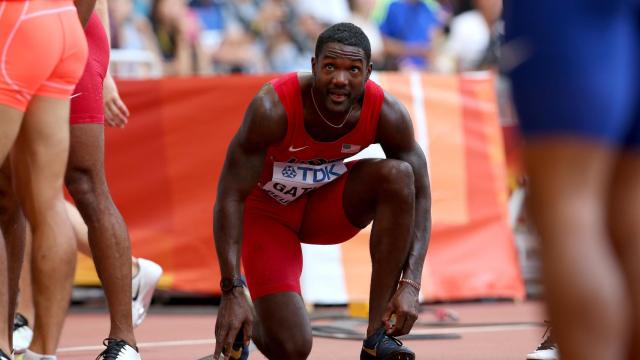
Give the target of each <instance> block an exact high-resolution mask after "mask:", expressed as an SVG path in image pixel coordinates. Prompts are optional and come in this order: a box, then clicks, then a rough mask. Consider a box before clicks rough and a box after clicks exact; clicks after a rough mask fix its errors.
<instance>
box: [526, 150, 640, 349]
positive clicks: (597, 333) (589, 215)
mask: <svg viewBox="0 0 640 360" xmlns="http://www.w3.org/2000/svg"><path fill="white" fill-rule="evenodd" d="M615 156H616V154H615V151H612V150H610V149H607V148H605V147H601V146H598V145H597V144H595V143H588V142H586V141H578V140H571V139H558V140H538V141H531V142H530V143H529V144H528V145H527V146H526V148H525V160H526V164H527V172H528V174H529V176H530V179H531V192H530V195H531V196H530V205H531V211H532V215H533V217H534V221H535V225H536V227H537V230H538V231H539V233H540V237H541V245H542V260H543V264H544V266H543V280H544V285H545V291H546V294H547V300H548V310H549V314H550V316H551V320H552V322H553V326H554V336H556V337H557V339H558V343H559V344H560V352H561V354H560V355H561V358H562V359H563V360H573V359H581V360H582V359H624V358H625V354H624V350H623V349H625V348H626V346H627V340H628V334H629V331H628V330H629V329H630V327H629V326H628V319H626V318H625V314H626V313H627V309H628V306H629V304H628V302H627V301H626V298H627V296H628V294H627V293H626V291H625V283H624V276H623V273H622V269H621V267H620V264H619V260H618V258H617V256H616V254H615V250H614V247H613V244H612V242H611V240H610V236H609V229H608V225H607V221H606V218H607V198H608V192H609V182H610V180H611V176H610V174H612V171H613V166H614V162H615ZM629 215H631V214H629ZM636 221H637V220H636Z"/></svg>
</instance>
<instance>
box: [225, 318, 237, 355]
mask: <svg viewBox="0 0 640 360" xmlns="http://www.w3.org/2000/svg"><path fill="white" fill-rule="evenodd" d="M238 330H240V327H239V326H235V325H231V327H229V331H227V334H226V336H225V337H224V338H223V344H222V345H223V348H224V353H225V354H224V358H225V359H229V357H230V356H231V352H232V350H231V348H232V347H233V340H234V339H235V338H236V336H237V335H238Z"/></svg>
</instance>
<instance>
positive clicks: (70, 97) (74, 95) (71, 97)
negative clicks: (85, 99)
mask: <svg viewBox="0 0 640 360" xmlns="http://www.w3.org/2000/svg"><path fill="white" fill-rule="evenodd" d="M80 95H82V93H77V94H73V95H71V96H69V99H73V98H74V97H76V96H80Z"/></svg>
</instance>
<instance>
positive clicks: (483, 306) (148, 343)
mask: <svg viewBox="0 0 640 360" xmlns="http://www.w3.org/2000/svg"><path fill="white" fill-rule="evenodd" d="M434 307H435V308H446V309H451V310H453V311H455V312H456V313H457V314H458V315H459V318H460V321H459V324H463V325H474V326H465V327H443V326H438V327H419V328H416V332H420V333H425V332H429V333H442V332H445V333H457V334H459V335H460V336H461V337H460V338H459V339H456V340H409V341H405V344H406V345H408V346H409V347H410V348H411V349H412V350H414V351H415V352H416V358H417V359H418V360H426V359H429V360H438V359H443V360H444V359H446V360H458V359H460V360H461V359H464V360H501V359H504V360H514V359H515V360H517V359H524V358H525V356H526V353H527V352H529V351H531V350H532V349H533V348H535V347H536V346H537V345H538V344H539V343H540V341H541V336H542V334H543V332H544V327H543V326H542V321H543V310H542V305H541V304H540V303H538V302H525V303H513V302H484V303H465V304H444V305H437V306H434ZM430 308H433V307H430ZM343 310H344V309H342V308H331V309H324V310H320V311H325V312H331V313H335V312H336V311H343ZM215 312H216V308H214V307H198V308H191V309H186V308H171V307H162V308H158V307H152V308H151V312H150V314H149V316H148V317H147V319H146V320H145V322H144V323H143V324H142V325H141V326H140V327H139V328H137V329H136V338H137V341H138V345H139V347H140V351H141V355H142V358H143V359H144V360H169V359H171V360H197V359H200V358H202V357H205V356H206V355H209V354H211V353H213V349H214V346H215V345H214V342H213V328H214V323H215V318H216V317H215ZM420 320H421V321H426V322H429V323H433V322H434V321H435V318H434V316H433V314H432V313H431V312H428V311H427V312H424V313H423V314H421V316H420ZM108 328H109V319H108V316H107V314H106V313H105V312H104V311H99V310H96V311H91V312H87V311H85V310H79V309H77V308H72V309H71V311H70V314H69V316H68V318H67V321H66V323H65V328H64V331H63V334H62V339H61V343H60V350H59V352H58V358H59V359H61V360H65V359H70V360H71V359H78V360H79V359H83V360H86V359H94V358H95V357H96V356H97V354H98V353H99V352H100V351H102V348H103V347H102V346H101V342H102V339H103V337H105V335H106V334H107V332H108ZM360 347H361V342H359V341H353V340H334V339H325V338H314V342H313V350H312V351H311V355H310V357H309V359H311V360H313V359H317V360H320V359H322V360H347V359H348V360H352V359H357V358H359V354H360ZM249 359H251V360H264V359H266V358H265V357H264V356H262V355H261V354H260V353H259V352H258V351H252V352H251V355H250V356H249Z"/></svg>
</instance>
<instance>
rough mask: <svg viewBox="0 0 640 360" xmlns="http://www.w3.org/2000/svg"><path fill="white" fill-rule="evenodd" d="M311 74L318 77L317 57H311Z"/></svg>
mask: <svg viewBox="0 0 640 360" xmlns="http://www.w3.org/2000/svg"><path fill="white" fill-rule="evenodd" d="M311 74H312V75H313V77H314V78H315V77H316V57H315V56H312V57H311Z"/></svg>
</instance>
